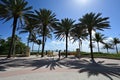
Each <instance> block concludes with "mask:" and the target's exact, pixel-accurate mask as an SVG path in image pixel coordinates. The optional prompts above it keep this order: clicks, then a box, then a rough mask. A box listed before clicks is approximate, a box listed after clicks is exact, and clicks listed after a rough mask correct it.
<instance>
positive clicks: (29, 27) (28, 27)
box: [19, 16, 37, 47]
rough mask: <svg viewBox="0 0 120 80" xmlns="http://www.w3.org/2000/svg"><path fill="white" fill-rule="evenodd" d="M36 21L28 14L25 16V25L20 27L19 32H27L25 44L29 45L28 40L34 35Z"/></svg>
mask: <svg viewBox="0 0 120 80" xmlns="http://www.w3.org/2000/svg"><path fill="white" fill-rule="evenodd" d="M36 24H37V21H36V20H35V19H34V18H31V17H30V16H27V17H25V25H24V27H22V28H20V32H19V33H20V34H21V33H29V34H28V39H27V46H28V47H29V42H30V40H33V38H35V36H36V32H35V30H34V29H35V28H36Z"/></svg>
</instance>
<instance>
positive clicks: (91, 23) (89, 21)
mask: <svg viewBox="0 0 120 80" xmlns="http://www.w3.org/2000/svg"><path fill="white" fill-rule="evenodd" d="M101 15H102V14H101V13H98V14H95V13H92V12H91V13H87V14H85V15H84V16H83V17H82V18H80V19H79V21H80V22H81V23H82V24H83V25H84V26H85V27H86V28H87V30H88V33H89V38H90V51H91V59H92V61H94V57H93V49H92V30H103V29H108V28H109V21H107V20H108V19H109V18H108V17H101Z"/></svg>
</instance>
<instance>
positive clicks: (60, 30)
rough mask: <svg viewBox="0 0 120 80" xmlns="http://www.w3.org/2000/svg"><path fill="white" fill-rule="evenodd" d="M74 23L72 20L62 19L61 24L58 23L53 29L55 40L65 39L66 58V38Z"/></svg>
mask: <svg viewBox="0 0 120 80" xmlns="http://www.w3.org/2000/svg"><path fill="white" fill-rule="evenodd" d="M74 22H75V21H74V20H72V19H68V18H65V19H62V20H61V22H59V23H58V26H57V27H56V28H55V30H56V31H55V32H54V33H55V34H56V38H57V39H60V40H61V39H64V38H65V39H66V56H65V57H66V58H67V54H68V37H69V34H70V31H71V29H72V27H73V26H74Z"/></svg>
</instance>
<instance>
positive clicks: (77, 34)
mask: <svg viewBox="0 0 120 80" xmlns="http://www.w3.org/2000/svg"><path fill="white" fill-rule="evenodd" d="M71 36H72V37H73V40H74V41H73V42H75V41H77V40H78V41H79V51H81V50H80V46H81V45H82V40H85V39H87V36H88V33H87V30H86V29H85V27H84V26H82V25H78V24H76V25H75V27H73V29H72V30H71Z"/></svg>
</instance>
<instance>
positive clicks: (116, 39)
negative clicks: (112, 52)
mask: <svg viewBox="0 0 120 80" xmlns="http://www.w3.org/2000/svg"><path fill="white" fill-rule="evenodd" d="M111 43H112V44H113V45H114V46H116V53H117V54H118V47H117V44H119V43H120V40H119V39H118V38H113V40H112V41H111Z"/></svg>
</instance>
